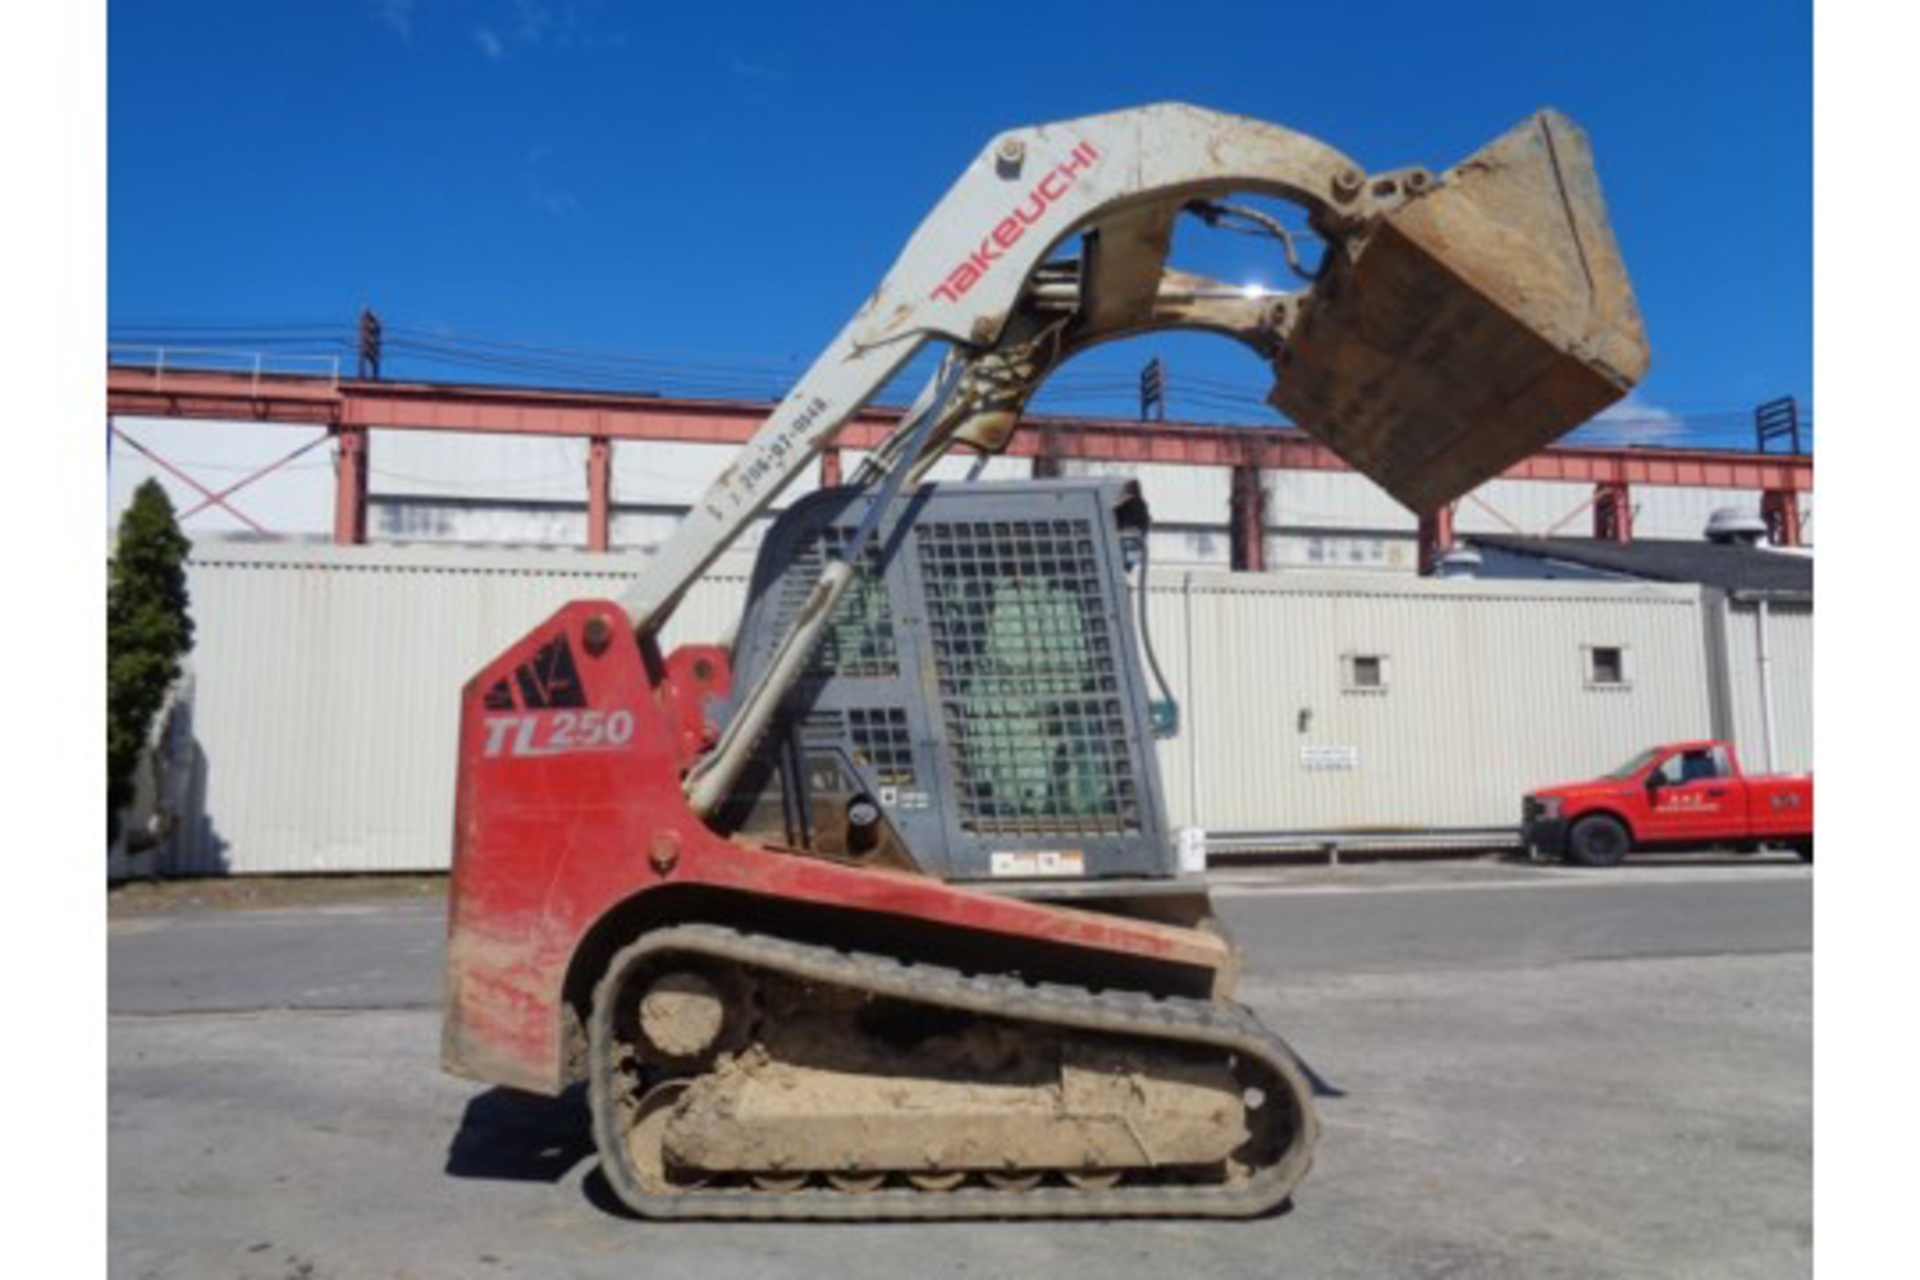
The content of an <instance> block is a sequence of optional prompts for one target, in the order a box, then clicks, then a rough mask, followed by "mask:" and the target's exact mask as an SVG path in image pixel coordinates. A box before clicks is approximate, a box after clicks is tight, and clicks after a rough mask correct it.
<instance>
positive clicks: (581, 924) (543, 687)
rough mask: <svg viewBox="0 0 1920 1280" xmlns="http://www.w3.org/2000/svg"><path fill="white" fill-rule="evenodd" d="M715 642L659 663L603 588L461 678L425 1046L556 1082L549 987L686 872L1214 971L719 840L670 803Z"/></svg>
mask: <svg viewBox="0 0 1920 1280" xmlns="http://www.w3.org/2000/svg"><path fill="white" fill-rule="evenodd" d="M728 679H729V674H728V672H727V667H726V661H725V655H724V653H723V652H722V651H720V650H718V649H713V648H707V647H698V648H690V649H684V650H681V651H678V652H676V653H675V654H674V655H673V656H672V657H670V658H669V659H668V660H667V662H666V663H665V670H664V671H662V672H660V674H659V676H658V678H657V680H655V679H650V678H649V675H648V673H647V671H646V669H645V665H644V663H643V661H642V657H641V652H640V649H639V647H638V645H636V644H635V643H634V641H633V639H632V636H631V633H630V631H629V630H628V628H627V625H626V620H625V616H624V614H623V613H622V612H621V610H620V608H619V607H618V606H617V605H614V604H612V603H608V602H602V601H584V602H580V603H576V604H572V605H568V606H567V607H566V608H564V609H562V610H561V611H560V612H559V613H557V614H555V615H554V617H553V618H552V619H550V620H549V621H548V622H547V623H545V624H544V625H542V626H540V627H538V628H536V629H535V630H534V631H533V632H532V633H531V634H529V635H528V636H527V637H526V638H525V639H523V640H521V641H520V642H519V643H518V644H516V645H515V646H514V647H513V648H512V649H510V650H509V651H508V652H507V653H505V654H504V655H502V656H501V657H500V658H499V659H498V660H496V661H495V662H494V663H492V664H491V665H490V666H489V667H487V669H486V670H485V671H483V672H482V673H481V674H480V675H479V676H477V677H475V678H474V679H473V680H472V681H470V682H469V683H468V685H467V687H466V690H465V692H464V694H463V695H462V704H461V721H460V773H459V784H458V790H457V798H456V805H457V812H456V814H455V826H454V857H453V886H452V894H451V903H450V919H449V925H448V928H449V940H448V951H447V993H446V995H447V1001H446V1026H445V1033H444V1040H443V1045H442V1058H443V1061H444V1063H445V1065H446V1067H447V1068H448V1069H449V1070H452V1071H455V1072H458V1073H459V1074H462V1075H466V1076H471V1077H473V1078H476V1079H481V1080H487V1081H490V1082H494V1083H498V1084H506V1085H512V1086H515V1087H518V1088H523V1089H532V1090H537V1091H541V1092H555V1091H557V1090H559V1089H560V1088H562V1087H563V1086H564V1084H565V1079H564V1070H563V1064H562V1061H561V1054H562V1022H561V1019H562V1015H563V1013H564V1009H563V1005H562V1001H563V992H562V988H563V985H564V983H565V979H566V972H567V966H568V962H569V960H570V959H571V957H572V955H573V952H574V949H575V947H576V946H577V945H578V943H579V941H580V939H581V938H582V937H583V936H584V935H585V934H586V933H587V932H588V930H590V929H591V928H592V927H593V925H594V923H595V922H596V921H597V920H599V919H600V918H601V917H602V916H603V915H604V914H605V913H606V912H607V911H608V910H610V909H611V908H613V907H614V906H616V905H618V904H620V903H622V902H624V901H626V900H628V899H630V898H632V897H633V896H634V895H635V894H639V893H646V892H648V891H651V890H655V889H659V888H661V887H663V886H667V885H675V884H696V885H708V886H714V887H719V888H725V889H730V890H733V891H736V892H739V893H744V894H751V895H759V896H762V897H766V898H770V899H794V900H800V901H804V902H811V903H819V904H824V905H833V906H839V907H844V908H851V909H855V910H864V911H871V912H876V913H885V914H889V915H893V916H900V917H910V918H914V919H919V920H925V921H930V922H937V923H942V924H950V925H958V926H962V927H965V928H969V929H973V930H977V931H981V932H986V933H994V934H1002V935H1006V936H1010V937H1021V938H1029V939H1044V940H1046V941H1049V942H1053V943H1060V944H1065V945H1070V946H1079V947H1085V948H1087V949H1089V950H1095V951H1105V952H1113V953H1119V954H1123V955H1132V956H1144V957H1151V958H1154V959H1158V960H1163V961H1167V962H1170V963H1175V964H1184V965H1192V966H1195V967H1198V968H1207V969H1211V968H1217V967H1219V966H1220V965H1221V964H1222V963H1224V961H1225V959H1226V948H1225V947H1224V945H1223V944H1222V943H1220V942H1219V941H1218V940H1217V939H1216V938H1214V937H1212V936H1211V935H1207V934H1201V933H1196V932H1193V931H1190V930H1185V929H1175V928H1169V927H1166V926H1162V925H1154V924H1149V923H1145V922H1140V921H1132V920H1124V919H1120V918H1117V917H1112V916H1103V915H1095V914H1091V913H1087V912H1078V911H1067V910H1062V909H1060V908H1056V907H1046V906H1040V905H1037V904H1033V903H1027V902H1021V901H1017V900H1014V899H1010V898H1001V897H996V896H993V895H991V894H985V893H980V892H977V891H971V890H965V889H958V888H954V887H951V886H948V885H945V884H943V883H941V882H939V881H936V880H931V879H928V878H926V877H922V876H913V875H903V874H900V873H896V872H885V871H870V870H862V869H859V868H854V867H847V866H841V865H838V864H834V863H828V862H822V861H818V860H816V859H812V858H805V857H800V856H797V855H794V854H789V853H780V852H775V851H772V850H767V849H762V848H757V847H752V846H747V845H743V844H736V843H733V842H730V841H727V840H723V839H721V838H720V837H718V836H716V835H714V834H713V833H712V832H711V831H709V830H708V829H707V828H706V826H705V825H704V824H703V823H702V822H701V821H700V820H699V819H698V818H697V817H695V816H694V814H693V813H692V812H691V811H690V810H688V809H687V807H686V803H685V801H684V799H683V797H682V794H681V784H680V780H681V775H682V772H683V769H684V765H685V762H687V761H688V760H689V759H690V758H691V756H692V754H693V753H694V752H696V751H697V750H698V749H700V748H702V747H704V746H705V745H706V744H707V742H708V741H710V738H711V733H710V731H709V729H708V728H707V726H706V725H705V722H704V714H703V711H702V704H703V702H704V701H705V698H706V696H708V695H709V694H713V693H717V692H721V691H724V689H725V687H726V682H727V680H728Z"/></svg>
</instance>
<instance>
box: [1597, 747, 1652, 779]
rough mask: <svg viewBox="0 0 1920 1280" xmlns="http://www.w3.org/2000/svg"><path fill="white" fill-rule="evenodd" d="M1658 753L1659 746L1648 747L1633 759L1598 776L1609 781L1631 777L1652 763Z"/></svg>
mask: <svg viewBox="0 0 1920 1280" xmlns="http://www.w3.org/2000/svg"><path fill="white" fill-rule="evenodd" d="M1659 754H1660V748H1659V747H1649V748H1647V749H1646V750H1645V751H1642V752H1641V753H1640V754H1639V755H1637V756H1635V757H1634V758H1633V759H1631V760H1629V761H1627V762H1626V763H1625V764H1623V765H1621V766H1620V767H1619V768H1618V769H1615V770H1614V771H1613V772H1611V773H1603V774H1601V775H1600V776H1601V777H1603V778H1605V779H1607V780H1608V781H1610V782H1620V781H1622V780H1624V779H1626V778H1631V777H1632V776H1633V775H1634V774H1636V773H1638V772H1640V771H1641V770H1642V769H1644V768H1646V767H1647V766H1648V765H1650V764H1652V763H1653V758H1654V757H1655V756H1657V755H1659Z"/></svg>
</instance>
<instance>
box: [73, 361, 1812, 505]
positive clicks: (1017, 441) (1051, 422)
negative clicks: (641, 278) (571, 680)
mask: <svg viewBox="0 0 1920 1280" xmlns="http://www.w3.org/2000/svg"><path fill="white" fill-rule="evenodd" d="M771 409H772V405H771V404H769V403H767V402H764V401H746V400H683V399H670V398H667V397H657V396H637V395H611V394H605V393H599V392H584V391H551V390H541V389H533V388H525V387H493V386H476V385H471V384H458V383H440V382H375V381H361V380H354V379H341V380H335V379H331V378H304V377H293V376H284V375H260V376H254V375H251V374H236V373H214V372H179V371H172V370H169V371H166V372H164V373H158V374H156V373H155V372H154V371H153V370H151V369H143V368H134V367H131V366H113V365H110V366H108V369H107V412H108V413H109V414H111V415H117V416H124V417H154V418H195V419H203V420H210V421H225V422H272V423H286V424H293V425H310V426H330V427H353V428H378V429H381V430H390V431H470V432H478V433H483V434H505V435H525V436H572V437H586V438H589V439H591V438H594V437H601V438H605V439H608V440H659V441H681V442H687V443H698V444H728V445H737V444H744V443H746V441H747V440H748V439H749V438H750V437H751V436H752V435H753V433H754V431H755V430H756V429H758V427H759V426H760V424H761V423H762V422H763V421H764V420H765V419H766V416H767V414H768V413H769V412H770V411H771ZM900 413H901V411H900V410H898V409H867V410H864V411H862V412H861V413H860V414H858V415H857V416H856V417H855V418H854V420H853V421H852V422H851V423H849V424H848V426H847V428H846V429H845V430H844V431H843V432H842V433H841V434H840V436H839V438H838V439H837V440H836V442H835V443H836V444H838V445H839V446H840V447H842V448H847V449H866V448H871V447H872V446H873V445H874V444H876V443H877V442H878V441H879V440H880V438H881V437H882V436H884V435H885V433H886V432H887V431H888V430H890V429H891V428H892V426H893V424H895V423H896V422H898V421H899V420H900ZM1043 432H1044V433H1045V435H1046V436H1047V438H1048V439H1047V442H1046V443H1045V444H1043V442H1042V439H1041V436H1042V433H1043ZM1007 452H1008V453H1009V454H1012V455H1013V456H1015V457H1028V458H1031V457H1038V456H1041V455H1042V454H1043V452H1050V453H1055V454H1056V456H1059V457H1067V458H1083V459H1089V460H1096V461H1105V462H1151V463H1166V464H1171V465H1179V466H1202V467H1234V466H1255V467H1260V468H1262V469H1265V470H1294V471H1345V470H1348V469H1349V468H1348V467H1347V464H1346V463H1344V462H1342V461H1341V460H1340V459H1339V457H1337V456H1336V455H1335V454H1334V453H1332V452H1331V451H1330V450H1328V449H1326V448H1324V447H1323V446H1321V445H1318V444H1315V443H1314V442H1313V441H1312V440H1310V439H1308V438H1307V436H1306V435H1305V434H1304V433H1303V432H1300V431H1298V430H1295V429H1293V428H1261V427H1231V426H1193V425H1184V424H1179V423H1144V422H1134V421H1131V420H1128V419H1123V418H1066V417H1055V416H1051V415H1042V414H1033V415H1029V416H1028V417H1027V419H1026V421H1025V424H1024V425H1023V428H1022V429H1021V430H1020V431H1019V432H1018V433H1016V434H1015V436H1014V438H1013V442H1012V444H1011V445H1010V446H1009V448H1008V450H1007ZM1504 476H1505V478H1506V479H1509V480H1559V481H1565V482H1568V483H1573V484H1607V483H1616V484H1628V485H1636V484H1639V485H1660V486H1687V487H1713V488H1727V489H1756V490H1762V491H1766V490H1776V491H1789V492H1800V493H1805V492H1811V491H1812V489H1813V459H1812V458H1811V457H1779V456H1769V455H1763V454H1753V453H1719V452H1713V451H1709V450H1693V449H1594V448H1581V447H1554V448H1549V449H1546V450H1544V451H1542V452H1541V453H1538V454H1536V455H1534V456H1533V457H1531V458H1528V459H1527V460H1525V461H1524V462H1520V463H1517V464H1516V465H1514V466H1512V467H1509V468H1508V469H1507V470H1506V472H1505V473H1504Z"/></svg>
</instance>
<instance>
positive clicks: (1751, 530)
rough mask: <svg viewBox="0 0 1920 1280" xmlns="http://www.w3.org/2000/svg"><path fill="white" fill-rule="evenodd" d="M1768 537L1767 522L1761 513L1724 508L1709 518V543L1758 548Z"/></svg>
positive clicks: (1736, 508) (1737, 508)
mask: <svg viewBox="0 0 1920 1280" xmlns="http://www.w3.org/2000/svg"><path fill="white" fill-rule="evenodd" d="M1766 536H1767V522H1766V521H1765V520H1762V519H1761V518H1760V516H1759V513H1757V512H1753V511H1743V510H1741V509H1740V508H1739V507H1722V508H1720V509H1719V510H1718V511H1716V512H1714V513H1713V514H1712V515H1711V516H1709V517H1707V541H1708V542H1718V543H1721V544H1723V545H1736V546H1743V547H1753V546H1758V545H1759V544H1760V542H1761V541H1762V540H1763V539H1764V538H1765V537H1766Z"/></svg>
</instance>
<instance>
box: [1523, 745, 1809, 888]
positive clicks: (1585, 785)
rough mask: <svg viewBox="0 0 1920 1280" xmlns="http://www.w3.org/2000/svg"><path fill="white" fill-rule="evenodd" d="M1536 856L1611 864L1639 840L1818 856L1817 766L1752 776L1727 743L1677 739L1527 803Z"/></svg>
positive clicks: (1545, 790)
mask: <svg viewBox="0 0 1920 1280" xmlns="http://www.w3.org/2000/svg"><path fill="white" fill-rule="evenodd" d="M1520 826H1521V834H1522V836H1523V837H1524V839H1525V841H1526V844H1527V847H1528V849H1530V850H1532V851H1533V852H1534V853H1535V855H1536V856H1550V857H1556V858H1564V859H1566V860H1567V861H1569V862H1577V863H1580V864H1581V865H1582V866H1589V867H1610V866H1613V865H1614V864H1615V863H1617V862H1619V861H1620V860H1621V859H1622V858H1624V857H1626V856H1627V854H1628V853H1630V852H1632V851H1633V850H1635V849H1659V848H1668V849H1699V848H1705V847H1709V846H1723V847H1732V848H1736V849H1744V850H1753V849H1758V848H1760V847H1761V846H1762V845H1773V846H1779V847H1785V848H1790V849H1792V850H1793V851H1794V852H1795V853H1798V854H1799V855H1800V856H1801V857H1802V858H1804V859H1805V860H1806V861H1808V862H1812V861H1813V775H1812V774H1810V773H1803V774H1780V775H1766V776H1759V775H1749V774H1743V773H1741V772H1740V760H1739V757H1738V756H1737V755H1735V754H1734V750H1733V747H1732V746H1731V745H1730V744H1728V743H1725V742H1670V743H1668V744H1667V745H1665V746H1660V747H1653V748H1651V749H1649V750H1646V751H1642V752H1641V753H1640V754H1639V755H1637V756H1635V757H1634V758H1633V759H1631V760H1629V761H1627V762H1626V763H1625V764H1623V765H1621V766H1620V767H1619V768H1618V769H1615V770H1614V771H1613V772H1611V773H1607V774H1602V775H1601V776H1600V777H1598V778H1595V779H1594V780H1593V781H1591V782H1575V783H1568V784H1564V785H1561V786H1554V787H1542V788H1540V789H1539V790H1537V791H1535V792H1533V793H1532V794H1531V795H1529V796H1527V797H1526V799H1525V800H1524V801H1523V802H1522V804H1521V811H1520Z"/></svg>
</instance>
